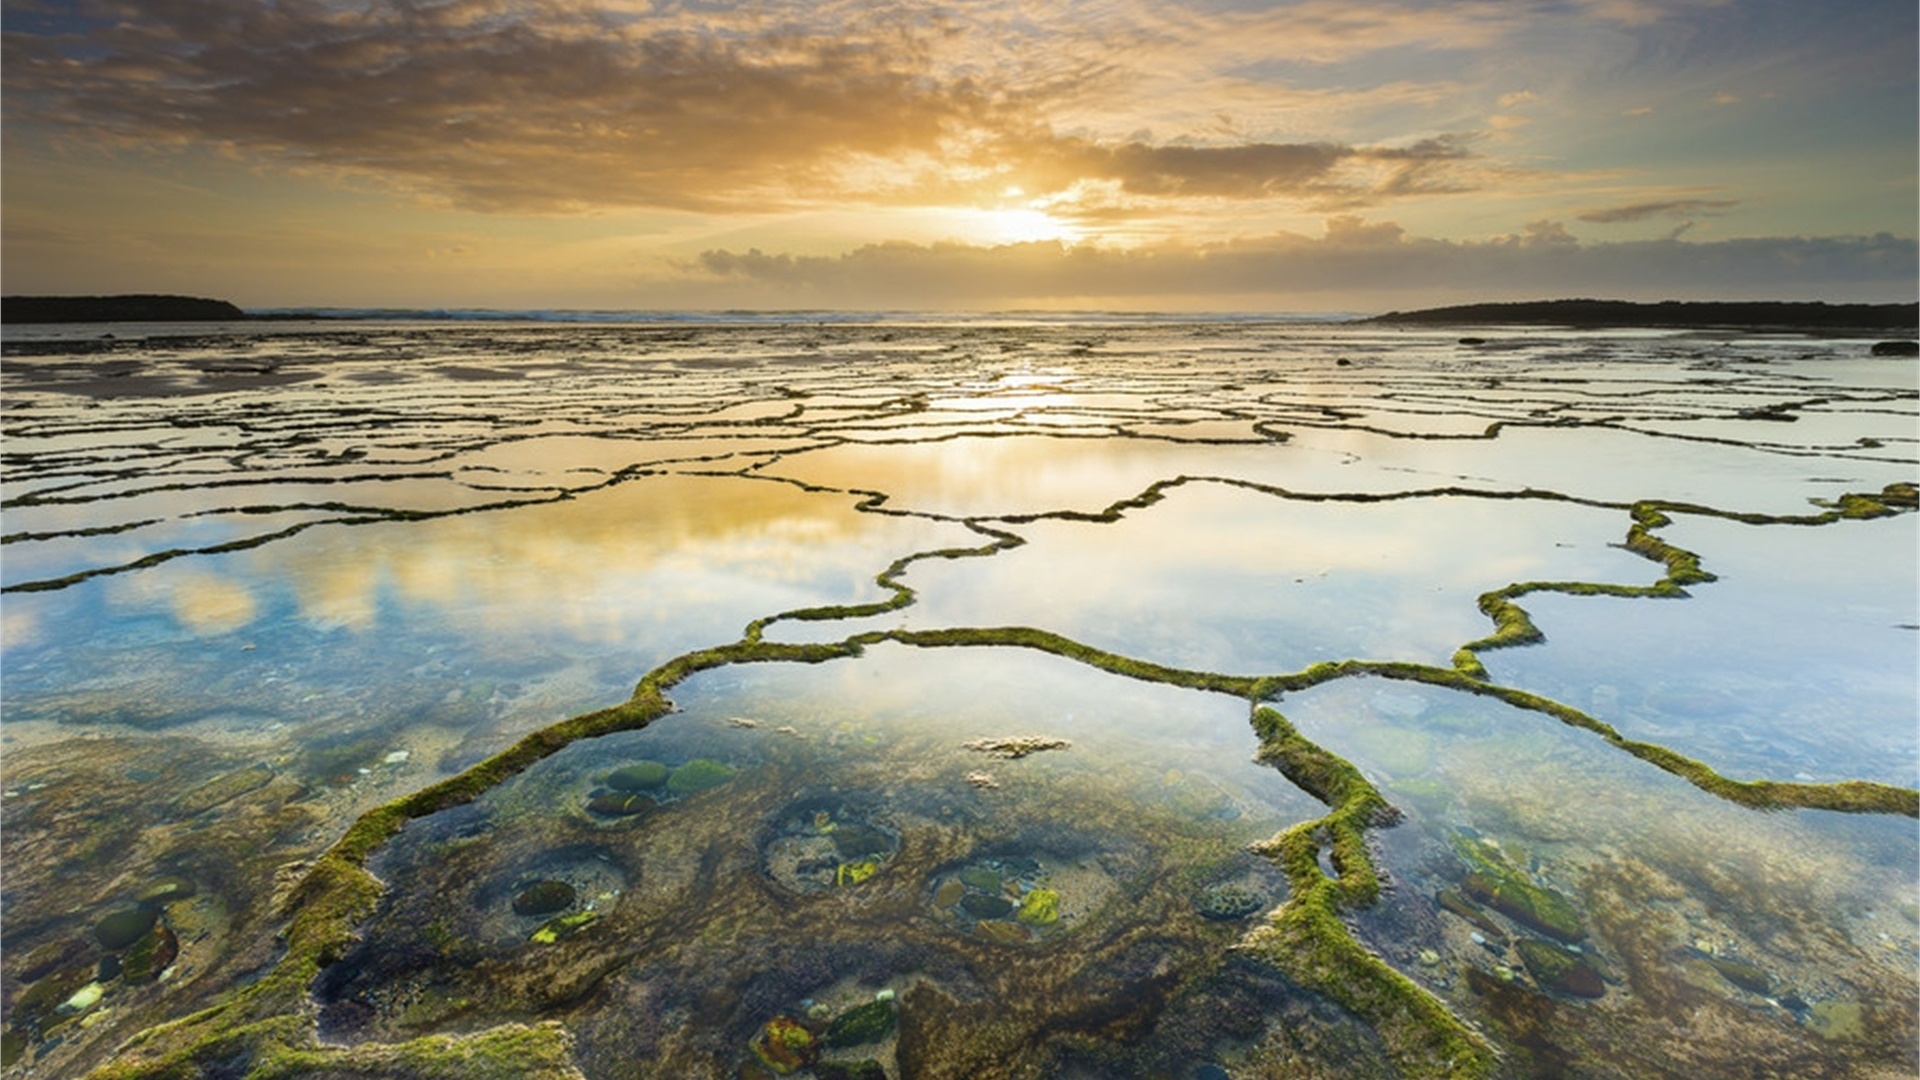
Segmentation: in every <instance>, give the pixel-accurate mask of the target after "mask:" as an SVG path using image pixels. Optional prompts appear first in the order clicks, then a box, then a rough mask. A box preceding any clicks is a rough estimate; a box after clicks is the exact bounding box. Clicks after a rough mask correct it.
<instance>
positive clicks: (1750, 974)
mask: <svg viewBox="0 0 1920 1080" xmlns="http://www.w3.org/2000/svg"><path fill="white" fill-rule="evenodd" d="M1706 960H1707V963H1708V964H1710V965H1712V967H1713V970H1715V971H1717V972H1719V973H1720V977H1721V978H1723V979H1725V980H1727V981H1728V982H1730V983H1732V984H1733V985H1735V986H1737V987H1739V988H1740V989H1742V990H1745V991H1746V992H1747V993H1749V994H1765V993H1768V992H1769V991H1771V990H1772V989H1773V980H1772V979H1769V978H1768V977H1767V973H1766V972H1764V971H1761V970H1760V969H1759V968H1757V967H1754V966H1753V965H1752V964H1747V963H1742V962H1741V961H1739V960H1729V959H1727V958H1726V957H1722V956H1709V957H1707V958H1706Z"/></svg>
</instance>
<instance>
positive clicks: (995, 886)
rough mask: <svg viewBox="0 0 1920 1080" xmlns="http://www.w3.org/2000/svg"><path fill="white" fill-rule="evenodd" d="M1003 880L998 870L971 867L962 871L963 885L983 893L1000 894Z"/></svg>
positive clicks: (961, 879)
mask: <svg viewBox="0 0 1920 1080" xmlns="http://www.w3.org/2000/svg"><path fill="white" fill-rule="evenodd" d="M1001 880H1002V879H1001V877H1000V872H999V871H998V870H989V869H987V868H986V867H984V866H969V867H967V868H966V869H964V870H962V871H960V882H961V884H963V885H965V886H967V887H968V888H972V889H979V890H980V891H982V892H990V893H997V892H999V891H1000V883H1001Z"/></svg>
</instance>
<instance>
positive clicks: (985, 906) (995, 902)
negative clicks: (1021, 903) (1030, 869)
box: [960, 892, 1013, 919]
mask: <svg viewBox="0 0 1920 1080" xmlns="http://www.w3.org/2000/svg"><path fill="white" fill-rule="evenodd" d="M960 910H961V911H964V912H966V913H967V914H969V915H971V916H973V917H974V918H976V919H1004V918H1006V917H1007V916H1008V915H1011V914H1013V901H1011V900H1008V899H1007V898H1006V897H1004V896H996V895H991V894H988V893H977V892H970V893H968V894H967V895H965V896H963V897H961V898H960Z"/></svg>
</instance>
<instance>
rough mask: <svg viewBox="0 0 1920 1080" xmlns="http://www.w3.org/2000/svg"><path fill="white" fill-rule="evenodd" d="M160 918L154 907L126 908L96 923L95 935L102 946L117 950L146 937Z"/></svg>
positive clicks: (94, 926) (94, 927)
mask: <svg viewBox="0 0 1920 1080" xmlns="http://www.w3.org/2000/svg"><path fill="white" fill-rule="evenodd" d="M159 920H160V913H159V912H157V911H155V910H153V909H152V908H146V907H131V908H126V909H124V910H121V911H116V912H114V913H113V914H111V915H108V916H107V917H106V918H104V919H101V920H100V921H99V922H97V923H95V924H94V925H93V936H94V939H95V940H97V941H98V942H100V947H101V948H103V949H109V950H112V951H116V952H117V951H119V950H121V949H124V948H126V947H127V946H129V945H131V944H133V943H134V942H136V941H139V940H140V939H141V938H142V937H145V936H146V933H147V931H149V930H151V929H153V924H154V923H156V922H158V921H159Z"/></svg>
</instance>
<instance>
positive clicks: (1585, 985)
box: [1515, 938, 1607, 998]
mask: <svg viewBox="0 0 1920 1080" xmlns="http://www.w3.org/2000/svg"><path fill="white" fill-rule="evenodd" d="M1515 948H1516V949H1518V950H1519V952H1520V960H1521V962H1522V963H1524V964H1526V965H1527V972H1528V973H1529V974H1531V975H1532V976H1533V981H1534V982H1537V983H1539V984H1540V985H1541V987H1543V988H1545V989H1547V990H1553V991H1556V992H1558V993H1562V994H1572V995H1573V996H1574V997H1583V998H1597V997H1601V996H1603V995H1605V994H1606V992H1607V985H1606V983H1605V982H1603V981H1601V979H1600V973H1599V972H1597V971H1595V970H1594V969H1593V967H1592V965H1590V964H1588V963H1587V962H1586V960H1584V959H1583V958H1582V957H1581V956H1580V954H1578V953H1575V952H1570V951H1568V950H1566V949H1563V948H1561V947H1560V946H1558V945H1555V944H1553V943H1552V942H1550V941H1540V940H1538V939H1536V938H1521V939H1520V942H1519V944H1518V945H1516V946H1515Z"/></svg>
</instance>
